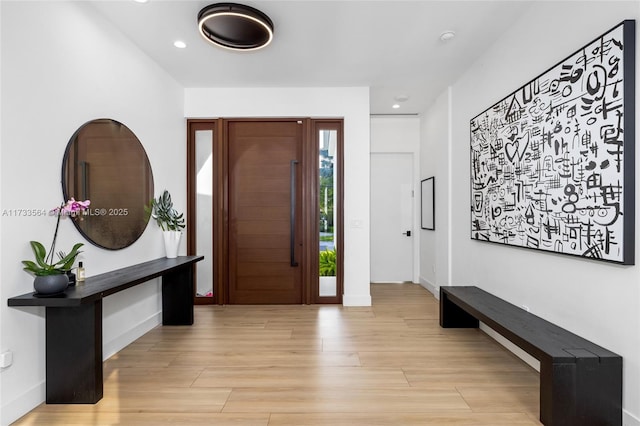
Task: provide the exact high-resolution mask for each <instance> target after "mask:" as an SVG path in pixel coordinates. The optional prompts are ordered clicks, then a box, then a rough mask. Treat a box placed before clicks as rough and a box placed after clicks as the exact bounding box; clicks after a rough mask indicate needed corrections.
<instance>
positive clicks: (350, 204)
mask: <svg viewBox="0 0 640 426" xmlns="http://www.w3.org/2000/svg"><path fill="white" fill-rule="evenodd" d="M184 115H185V117H188V118H216V117H342V118H344V192H345V193H344V221H345V230H344V245H345V247H344V250H345V253H344V295H343V304H344V305H345V306H369V305H371V295H370V292H369V89H368V88H366V87H344V88H327V87H323V88H316V87H314V88H225V89H221V88H216V89H213V88H206V89H198V88H192V89H185V103H184Z"/></svg>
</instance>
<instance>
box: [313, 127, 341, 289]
mask: <svg viewBox="0 0 640 426" xmlns="http://www.w3.org/2000/svg"><path fill="white" fill-rule="evenodd" d="M319 140H320V146H319V152H320V155H319V161H320V165H319V176H318V180H319V182H320V185H319V197H318V199H319V204H320V205H319V206H318V207H319V209H320V215H319V217H320V223H319V229H320V289H319V295H320V296H321V297H323V296H324V297H326V296H336V293H337V285H336V250H337V247H336V235H337V234H336V232H337V229H336V225H337V220H336V212H337V209H336V208H335V207H337V206H336V204H337V203H336V196H337V195H338V191H337V189H336V182H337V179H336V175H335V172H336V170H337V168H336V147H337V144H338V132H337V131H336V130H320V134H319Z"/></svg>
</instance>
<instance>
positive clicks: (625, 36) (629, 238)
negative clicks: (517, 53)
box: [471, 21, 635, 264]
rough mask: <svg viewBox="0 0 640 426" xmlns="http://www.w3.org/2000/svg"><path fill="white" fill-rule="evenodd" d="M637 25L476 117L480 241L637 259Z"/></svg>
mask: <svg viewBox="0 0 640 426" xmlns="http://www.w3.org/2000/svg"><path fill="white" fill-rule="evenodd" d="M634 37H635V21H624V22H623V23H621V24H620V25H618V26H617V27H615V28H613V29H612V30H610V31H609V32H607V33H606V34H604V35H602V36H600V37H598V38H597V39H596V40H594V41H593V42H591V43H589V44H588V45H586V46H584V47H583V48H581V49H580V50H578V51H577V52H576V53H575V54H573V55H572V56H570V57H568V58H567V59H565V60H563V61H561V62H560V63H559V64H557V65H556V66H554V67H553V68H551V69H549V70H548V71H546V72H545V73H544V74H542V75H540V76H539V77H537V78H535V79H534V80H532V81H530V82H529V83H527V84H525V85H524V86H522V87H521V88H520V89H518V90H517V91H515V92H514V93H512V94H510V95H509V96H507V97H506V98H504V99H502V100H501V101H499V102H498V103H496V104H495V105H493V106H492V107H491V108H489V109H487V110H486V111H484V112H482V113H481V114H479V115H478V116H477V117H475V118H473V119H472V120H471V238H472V239H476V240H483V241H490V242H495V243H501V244H508V245H515V246H520V247H527V248H533V249H538V250H545V251H552V252H556V253H563V254H570V255H575V256H581V257H587V258H593V259H598V260H605V261H612V262H618V263H623V264H633V262H634V259H633V258H634V241H633V240H634V182H633V180H634V179H633V173H634V137H635V136H634V130H635V129H634V121H633V120H634V115H635V113H634V108H635V105H634V103H635V99H634V97H635V96H634V91H635V90H634V78H635V75H634V74H635V58H634V51H635V40H634Z"/></svg>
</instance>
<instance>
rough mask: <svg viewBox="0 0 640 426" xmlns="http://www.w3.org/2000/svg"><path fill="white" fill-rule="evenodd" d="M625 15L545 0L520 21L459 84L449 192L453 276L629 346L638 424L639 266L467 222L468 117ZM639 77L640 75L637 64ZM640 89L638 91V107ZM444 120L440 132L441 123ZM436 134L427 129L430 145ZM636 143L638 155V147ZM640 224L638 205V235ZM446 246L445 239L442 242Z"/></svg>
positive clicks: (623, 10)
mask: <svg viewBox="0 0 640 426" xmlns="http://www.w3.org/2000/svg"><path fill="white" fill-rule="evenodd" d="M578 10H579V13H577V11H578ZM624 19H636V20H639V19H640V4H639V3H638V2H637V1H634V2H631V1H626V2H616V1H606V2H604V1H597V2H596V1H583V2H577V1H571V2H559V1H554V2H537V3H535V4H534V5H533V6H532V7H531V9H530V10H529V11H528V13H526V14H525V15H523V16H522V18H521V19H519V20H518V21H515V22H514V23H513V26H512V27H511V29H510V30H509V31H507V33H505V34H504V35H503V37H502V38H501V39H500V40H499V41H498V42H497V43H496V44H495V45H493V46H491V47H490V48H489V49H488V50H487V52H486V53H485V54H484V55H483V56H482V57H481V58H480V59H479V60H478V61H477V62H476V63H475V64H474V65H473V66H472V67H471V68H470V69H469V70H467V72H466V73H465V74H464V75H463V77H462V78H461V79H460V80H458V81H457V82H456V83H455V84H454V85H453V86H452V98H451V109H452V116H451V120H450V122H449V123H450V126H451V132H450V139H451V144H450V147H449V149H450V150H451V155H450V161H449V163H450V165H451V186H450V189H449V191H448V193H447V197H448V198H449V202H450V204H451V207H450V212H449V214H450V216H451V226H450V229H451V232H452V235H451V238H450V241H449V244H450V246H451V247H449V250H450V251H451V252H452V269H451V271H452V275H451V279H450V283H451V284H453V285H477V286H479V287H482V288H484V289H485V290H487V291H489V292H491V293H493V294H495V295H497V296H499V297H502V298H504V299H506V300H508V301H510V302H512V303H514V304H515V305H518V306H521V305H526V306H528V307H529V308H530V309H531V312H532V313H534V314H536V315H538V316H541V317H543V318H545V319H547V320H549V321H551V322H553V323H555V324H557V325H559V326H561V327H564V328H566V329H568V330H571V331H572V332H574V333H576V334H578V335H581V336H583V337H585V338H587V339H589V340H591V341H594V342H596V343H598V344H599V345H601V346H604V347H606V348H608V349H610V350H612V351H614V352H616V353H618V354H620V355H622V356H623V358H624V397H623V408H624V416H625V425H634V426H636V425H639V424H640V266H638V265H636V266H619V265H615V264H609V263H604V262H596V261H590V260H583V259H579V258H574V257H570V256H562V255H555V254H551V253H545V252H538V251H533V250H526V249H520V248H514V247H506V246H501V245H497V244H487V243H482V242H478V241H473V240H471V239H470V224H469V222H470V216H469V214H470V213H469V212H470V199H469V179H470V172H469V169H470V165H469V149H470V148H469V121H470V119H471V118H473V117H475V116H476V115H477V114H478V113H480V112H482V111H483V110H485V109H486V108H487V107H489V106H491V105H492V104H493V103H495V102H496V101H498V100H499V99H501V98H502V97H504V96H506V95H508V94H509V93H511V92H512V91H513V90H515V89H517V88H518V87H520V86H521V85H522V84H524V83H526V82H527V81H529V80H531V79H532V78H534V77H536V76H537V75H538V74H540V73H542V72H544V71H545V70H546V69H547V68H549V67H550V66H552V65H554V64H556V63H557V62H558V61H560V60H561V59H563V58H565V57H566V56H568V55H570V54H572V53H573V52H574V51H575V50H577V49H578V48H579V47H581V46H582V45H584V44H586V43H588V42H590V41H591V40H593V39H594V38H595V37H597V36H598V35H600V34H602V33H604V32H606V31H607V30H609V29H610V28H612V27H614V26H615V25H617V24H618V23H620V22H621V21H622V20H624ZM541 28H544V31H541V30H540V29H541ZM636 46H640V44H636ZM639 57H640V49H639V48H638V47H636V58H639ZM636 63H637V61H636ZM635 78H636V81H640V67H638V66H637V65H636V76H635ZM638 87H640V85H638V84H637V85H636V88H637V91H638ZM639 99H640V97H639V96H638V93H637V92H636V114H637V115H639V114H640V108H639V107H638V106H639V105H640V102H638V100H639ZM442 109H443V107H442V106H439V105H436V106H434V107H433V108H432V109H430V110H429V111H428V112H427V113H426V116H427V117H426V118H425V120H426V122H430V121H433V120H435V117H436V116H439V115H441V114H442ZM637 122H640V121H639V120H638V118H637V117H636V123H637ZM443 126H445V124H444V123H443V124H441V126H440V128H439V129H438V130H436V131H434V134H438V133H441V132H442V131H443V129H442V127H443ZM425 133H428V134H429V133H431V132H428V131H427V132H425ZM432 143H433V141H430V140H429V136H426V137H425V139H424V140H423V149H424V148H425V146H426V145H428V144H432ZM636 151H637V152H636V154H637V155H636V164H638V160H639V158H640V152H638V150H636ZM639 177H640V174H638V173H636V188H640V186H639V185H638V181H639V180H640V179H639ZM636 192H637V190H636ZM438 199H439V198H438ZM639 225H640V215H638V214H636V242H637V241H638V230H639V229H640V226H639ZM446 249H447V247H446V246H444V244H442V243H440V242H439V243H438V250H446ZM637 263H638V259H637V256H636V264H637ZM436 280H438V277H436ZM436 284H438V285H439V284H443V285H444V284H445V282H442V283H440V282H437V283H436Z"/></svg>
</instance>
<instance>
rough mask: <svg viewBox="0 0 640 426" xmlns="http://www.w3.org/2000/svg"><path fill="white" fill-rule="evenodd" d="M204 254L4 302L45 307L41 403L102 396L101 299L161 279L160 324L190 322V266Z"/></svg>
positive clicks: (143, 265) (82, 400)
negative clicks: (58, 291) (51, 294)
mask: <svg viewBox="0 0 640 426" xmlns="http://www.w3.org/2000/svg"><path fill="white" fill-rule="evenodd" d="M202 259H204V256H179V257H177V258H175V259H167V258H162V259H156V260H152V261H149V262H144V263H141V264H139V265H133V266H129V267H126V268H122V269H118V270H116V271H112V272H107V273H104V274H100V275H96V276H93V277H89V278H87V279H86V281H85V282H84V284H78V285H76V286H74V287H69V288H67V290H65V292H64V293H63V294H61V295H59V296H54V297H38V296H37V295H35V294H34V293H27V294H23V295H21V296H17V297H12V298H10V299H8V304H9V306H45V307H46V314H45V322H46V388H47V392H46V393H47V404H95V403H96V402H98V401H99V400H100V399H101V398H102V299H103V298H105V297H107V296H109V295H112V294H114V293H117V292H119V291H122V290H126V289H128V288H130V287H133V286H136V285H138V284H142V283H144V282H146V281H149V280H151V279H153V278H157V277H162V324H163V325H192V324H193V297H194V284H193V282H194V280H193V269H194V268H193V265H194V264H195V263H196V262H199V261H200V260H202Z"/></svg>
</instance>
